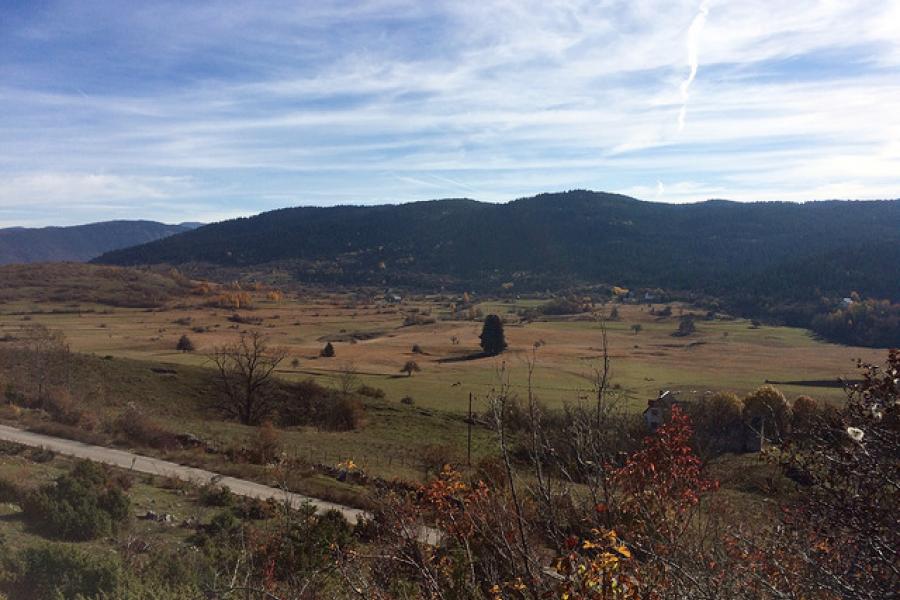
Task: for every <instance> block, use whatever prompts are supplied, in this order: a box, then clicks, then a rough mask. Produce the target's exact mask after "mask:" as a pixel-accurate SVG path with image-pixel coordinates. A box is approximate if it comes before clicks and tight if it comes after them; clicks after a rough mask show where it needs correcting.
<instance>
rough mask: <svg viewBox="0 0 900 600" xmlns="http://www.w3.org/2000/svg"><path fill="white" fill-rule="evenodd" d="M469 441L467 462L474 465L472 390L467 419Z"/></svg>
mask: <svg viewBox="0 0 900 600" xmlns="http://www.w3.org/2000/svg"><path fill="white" fill-rule="evenodd" d="M466 423H467V427H466V428H467V430H468V431H467V436H468V443H467V445H466V462H467V463H468V465H469V466H470V467H471V466H472V392H469V418H468V419H466Z"/></svg>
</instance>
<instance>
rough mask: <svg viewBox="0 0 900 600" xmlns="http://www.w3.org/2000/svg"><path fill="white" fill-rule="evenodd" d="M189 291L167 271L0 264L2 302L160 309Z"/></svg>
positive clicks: (183, 281)
mask: <svg viewBox="0 0 900 600" xmlns="http://www.w3.org/2000/svg"><path fill="white" fill-rule="evenodd" d="M190 288H191V283H190V281H189V280H187V279H186V278H184V277H181V276H180V275H179V274H178V273H176V272H171V271H166V270H165V269H160V270H158V271H152V270H149V269H127V268H122V267H109V266H102V265H90V264H82V263H75V262H66V263H62V262H54V263H31V264H14V265H2V266H0V304H3V303H7V302H22V301H27V302H32V303H33V302H56V303H66V304H69V303H76V304H80V303H85V304H89V305H90V304H107V305H111V306H130V307H156V306H161V305H162V304H164V303H165V302H167V301H169V300H172V299H174V298H179V297H182V296H184V295H186V294H188V293H189V292H190ZM54 310H59V309H54ZM74 310H76V311H77V310H81V307H74Z"/></svg>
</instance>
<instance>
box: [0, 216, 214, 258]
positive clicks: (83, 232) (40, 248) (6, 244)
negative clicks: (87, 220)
mask: <svg viewBox="0 0 900 600" xmlns="http://www.w3.org/2000/svg"><path fill="white" fill-rule="evenodd" d="M198 225H199V223H182V224H180V225H166V224H165V223H157V222H155V221H105V222H102V223H91V224H89V225H76V226H73V227H42V228H39V229H28V228H24V227H11V228H8V229H0V264H12V263H34V262H51V261H76V262H83V261H88V260H91V259H92V258H95V257H97V256H99V255H101V254H103V253H104V252H108V251H110V250H116V249H118V248H124V247H126V246H134V245H135V244H143V243H145V242H152V241H154V240H158V239H161V238H165V237H168V236H170V235H174V234H176V233H182V232H185V231H190V230H191V229H194V228H196V227H197V226H198Z"/></svg>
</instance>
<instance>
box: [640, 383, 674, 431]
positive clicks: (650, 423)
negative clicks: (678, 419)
mask: <svg viewBox="0 0 900 600" xmlns="http://www.w3.org/2000/svg"><path fill="white" fill-rule="evenodd" d="M676 403H677V400H676V398H675V393H674V392H671V391H669V390H660V392H659V396H657V397H656V399H655V400H648V401H647V408H646V409H644V423H645V424H646V425H647V429H649V430H650V431H656V429H657V428H658V427H659V426H660V425H663V424H664V423H665V422H666V421H668V420H669V416H670V415H671V414H672V407H673V406H674V405H675V404H676Z"/></svg>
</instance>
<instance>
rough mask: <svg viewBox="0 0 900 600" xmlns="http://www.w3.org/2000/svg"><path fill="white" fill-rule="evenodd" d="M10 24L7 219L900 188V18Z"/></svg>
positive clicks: (704, 15) (431, 14)
mask: <svg viewBox="0 0 900 600" xmlns="http://www.w3.org/2000/svg"><path fill="white" fill-rule="evenodd" d="M0 10H2V11H9V14H8V15H3V16H8V17H10V18H8V19H0V22H2V23H7V25H0V77H2V78H0V81H2V82H3V83H2V84H0V86H2V87H0V139H3V140H4V142H5V143H4V144H3V145H2V146H0V185H2V184H4V183H5V185H3V189H2V190H0V210H6V211H7V214H9V213H8V211H10V210H13V208H14V207H15V204H16V203H17V202H18V203H20V205H26V204H27V205H28V206H29V207H30V208H29V211H26V212H24V213H16V214H17V215H23V216H22V221H23V222H28V221H29V220H33V221H36V220H39V219H54V218H56V219H60V220H66V219H75V217H74V216H70V215H77V218H79V219H80V218H81V217H82V216H83V215H84V214H87V213H89V212H91V213H92V214H94V215H95V218H104V215H105V212H104V208H103V207H104V206H108V207H110V212H113V211H115V210H119V209H118V207H120V206H123V205H125V206H127V205H132V206H134V210H135V211H142V210H146V209H147V207H148V206H152V207H153V211H155V212H154V214H158V213H160V212H162V213H164V212H165V210H166V207H169V209H170V210H171V211H172V213H173V214H176V213H177V214H178V215H183V216H184V218H190V215H186V214H185V212H184V211H186V210H194V211H197V212H198V213H203V214H205V215H213V214H222V215H231V214H234V213H235V212H244V213H252V212H257V211H259V210H264V209H268V208H274V207H277V206H283V205H288V204H297V203H308V202H315V203H342V202H351V201H352V202H375V201H385V200H391V201H405V200H414V199H424V198H431V197H442V196H460V195H469V196H474V197H478V198H481V199H486V200H503V199H509V198H512V197H516V196H521V195H527V194H530V193H535V192H541V191H547V190H555V189H569V188H573V187H591V188H595V189H612V190H618V191H623V190H624V191H629V190H630V191H632V192H634V193H638V192H640V193H639V195H641V196H643V197H646V198H655V197H657V196H658V197H659V198H660V199H662V200H665V201H688V200H701V199H704V198H706V197H709V196H719V197H730V198H735V199H742V200H743V199H754V198H759V199H776V198H782V199H792V200H793V199H796V200H804V199H813V198H818V197H822V196H821V194H823V193H826V192H827V193H829V194H832V193H836V192H837V191H840V190H846V191H853V192H855V193H854V194H853V195H854V196H859V197H863V196H865V197H873V196H878V197H880V196H882V195H884V194H886V193H887V192H889V191H890V190H891V189H893V188H897V189H900V185H898V184H900V169H897V168H895V167H896V161H897V153H896V140H897V139H900V115H898V114H895V113H896V112H897V111H896V110H895V109H894V107H895V106H897V105H898V104H900V51H898V41H897V36H896V35H895V32H894V31H892V28H891V27H890V26H889V25H887V22H888V21H889V19H891V18H892V17H897V16H898V13H897V10H898V9H897V6H896V3H894V2H892V1H890V0H845V1H843V2H828V1H821V2H820V1H816V0H797V1H796V2H792V3H784V2H775V1H774V0H771V1H765V2H754V3H748V2H741V1H737V0H730V1H729V0H717V1H716V2H715V3H714V4H712V5H710V4H709V3H708V0H704V2H702V3H701V4H700V5H699V7H698V4H697V0H677V1H675V2H671V1H662V0H632V1H627V2H626V1H624V0H604V1H598V0H564V1H560V2H551V3H548V2H542V1H538V0H523V1H517V2H509V1H506V0H487V1H482V2H477V3H475V2H472V3H469V2H452V3H450V2H448V3H421V2H415V1H412V0H409V1H402V0H370V1H368V2H363V3H344V2H337V1H334V2H316V3H312V2H303V3H300V4H299V5H298V4H297V3H295V2H268V3H250V4H248V3H237V2H233V3H228V2H226V3H216V4H210V3H204V2H197V3H188V4H185V3H176V2H174V1H173V2H162V1H157V2H148V3H144V4H141V5H140V6H139V7H137V8H136V7H132V8H129V9H127V10H126V9H123V8H122V7H121V5H116V7H115V9H113V8H112V5H111V4H108V3H106V2H99V1H96V0H95V1H87V2H79V3H77V4H76V3H74V2H57V3H56V4H54V5H53V6H52V7H50V9H48V10H45V11H39V10H31V11H29V10H20V11H15V10H13V9H10V8H3V9H0ZM894 22H896V21H894ZM501 23H502V26H499V24H501ZM701 31H702V36H701ZM701 49H702V52H701ZM686 51H687V64H686V63H685V52H686ZM701 55H702V60H701ZM701 63H702V64H701ZM685 68H687V69H688V73H687V76H685ZM698 69H700V70H701V71H702V73H701V76H700V77H698V76H697V75H698ZM688 97H690V126H689V127H684V126H683V124H684V122H685V115H686V111H687V107H688V105H687V100H688ZM675 114H677V115H678V119H675V120H673V118H672V117H673V115H675ZM657 182H661V183H662V184H663V190H664V193H662V194H658V191H659V189H660V188H659V186H658V185H657ZM679 182H690V185H686V184H685V185H680V184H679ZM887 195H893V196H897V195H900V194H898V193H896V192H894V193H893V194H887ZM88 205H90V207H91V208H90V209H87V208H85V209H84V210H83V211H81V212H76V211H75V207H77V206H84V207H87V206H88ZM54 207H64V208H65V210H56V209H55V208H54ZM29 215H30V216H29ZM179 218H181V217H179Z"/></svg>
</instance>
